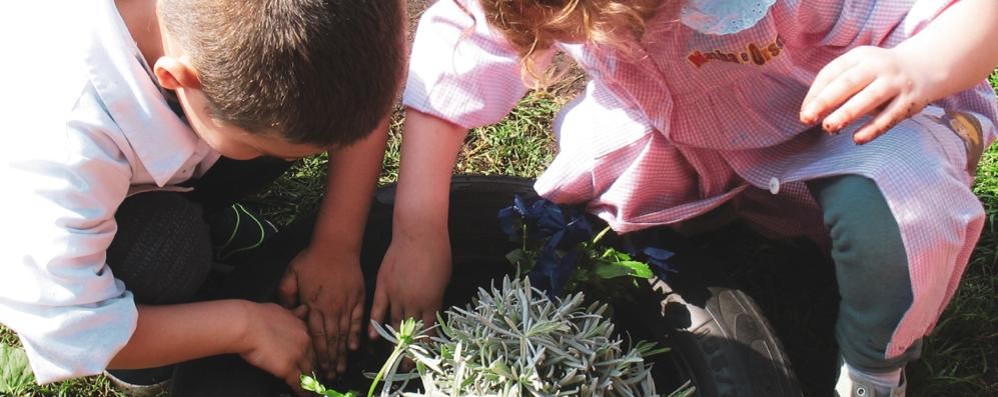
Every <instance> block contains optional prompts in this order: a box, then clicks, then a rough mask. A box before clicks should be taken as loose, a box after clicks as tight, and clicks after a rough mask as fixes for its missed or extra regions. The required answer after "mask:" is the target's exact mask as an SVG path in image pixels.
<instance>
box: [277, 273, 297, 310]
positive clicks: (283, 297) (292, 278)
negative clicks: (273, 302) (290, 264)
mask: <svg viewBox="0 0 998 397" xmlns="http://www.w3.org/2000/svg"><path fill="white" fill-rule="evenodd" d="M277 302H278V303H280V304H281V306H284V307H286V308H292V307H295V305H297V304H298V273H295V272H293V271H289V272H287V273H284V277H281V283H280V285H278V287H277Z"/></svg>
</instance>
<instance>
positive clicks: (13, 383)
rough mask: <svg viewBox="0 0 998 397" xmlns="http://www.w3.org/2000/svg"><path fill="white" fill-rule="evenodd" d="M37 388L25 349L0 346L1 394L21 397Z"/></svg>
mask: <svg viewBox="0 0 998 397" xmlns="http://www.w3.org/2000/svg"><path fill="white" fill-rule="evenodd" d="M34 386H35V375H34V373H33V372H31V367H30V366H29V365H28V356H27V354H25V353H24V349H20V348H16V347H13V346H8V345H5V344H0V394H3V395H20V394H24V393H26V392H27V391H29V390H31V389H32V388H33V387H34Z"/></svg>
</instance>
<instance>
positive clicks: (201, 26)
mask: <svg viewBox="0 0 998 397" xmlns="http://www.w3.org/2000/svg"><path fill="white" fill-rule="evenodd" d="M159 13H160V17H161V18H162V21H163V24H164V25H165V29H166V31H167V32H169V34H171V35H172V36H173V37H174V38H176V39H177V40H178V41H179V43H180V45H181V46H183V47H184V49H185V50H186V51H187V52H188V53H189V54H190V56H191V62H192V64H193V65H194V68H195V69H197V72H198V76H199V77H200V79H201V85H202V90H203V91H204V94H205V96H206V97H207V99H208V102H209V104H210V109H209V111H210V112H211V113H212V116H213V117H215V118H217V119H219V120H222V121H225V122H229V123H232V124H234V125H236V126H238V127H240V128H243V129H245V130H247V131H249V132H251V133H260V134H264V133H274V132H276V133H277V134H279V135H280V136H281V137H282V138H283V139H285V140H287V141H289V142H292V143H300V144H312V145H318V146H325V147H328V146H334V145H349V144H351V143H353V142H355V141H357V140H359V139H361V138H363V137H365V136H367V134H368V133H369V132H371V131H373V130H374V128H375V127H377V125H378V122H379V121H381V119H382V118H383V117H385V116H386V115H387V114H388V113H389V112H390V111H391V108H392V106H393V105H394V103H395V100H396V99H397V95H398V89H399V85H400V84H401V80H402V75H403V73H404V65H405V55H406V54H405V41H404V40H405V37H404V33H403V26H404V23H405V22H404V21H405V20H404V19H403V18H404V17H405V10H404V9H403V7H402V4H401V2H400V1H399V0H254V1H246V0H164V1H162V2H161V3H160V5H159Z"/></svg>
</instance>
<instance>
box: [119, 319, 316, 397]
mask: <svg viewBox="0 0 998 397" xmlns="http://www.w3.org/2000/svg"><path fill="white" fill-rule="evenodd" d="M304 309H305V308H304V307H301V308H299V309H296V311H295V313H294V314H292V312H289V311H288V310H285V309H284V308H282V307H280V306H277V305H274V304H260V303H254V302H249V301H242V300H219V301H209V302H198V303H189V304H182V305H165V306H139V307H138V312H139V317H138V321H137V323H136V326H135V332H134V333H132V337H131V339H129V340H128V343H127V344H125V346H124V347H123V348H122V349H121V350H119V351H118V353H117V355H115V356H114V358H113V359H111V362H110V363H109V364H108V368H109V369H136V368H150V367H156V366H162V365H167V364H174V363H179V362H183V361H188V360H193V359H197V358H202V357H208V356H214V355H219V354H229V353H234V354H240V355H241V356H242V357H243V358H244V359H246V361H247V362H249V363H250V364H253V365H255V366H257V367H260V368H261V369H263V370H266V371H267V372H270V373H271V374H273V375H274V376H277V377H279V378H281V379H284V380H285V382H288V384H289V385H290V386H292V387H297V386H298V383H299V376H300V375H301V374H308V373H311V372H312V363H313V360H314V359H315V355H314V353H313V350H312V344H311V340H310V338H309V336H308V333H307V332H306V330H305V327H304V324H303V323H302V320H301V319H300V318H301V317H304V315H305V310H304ZM295 315H297V316H298V317H299V318H296V317H295Z"/></svg>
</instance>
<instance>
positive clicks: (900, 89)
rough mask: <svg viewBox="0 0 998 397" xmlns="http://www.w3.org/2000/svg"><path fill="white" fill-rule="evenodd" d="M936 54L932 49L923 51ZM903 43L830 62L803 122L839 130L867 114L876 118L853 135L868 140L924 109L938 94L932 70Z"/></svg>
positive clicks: (860, 49) (806, 100)
mask: <svg viewBox="0 0 998 397" xmlns="http://www.w3.org/2000/svg"><path fill="white" fill-rule="evenodd" d="M923 56H931V55H928V54H926V55H923ZM920 65H921V63H920V62H918V59H917V57H914V56H911V55H909V53H906V52H903V51H902V50H899V49H885V48H879V47H870V46H866V47H857V48H855V49H853V50H851V51H849V52H847V53H845V54H844V55H842V56H840V57H838V58H836V59H835V60H833V61H832V62H830V63H829V64H828V65H826V66H825V67H824V68H823V69H822V70H821V72H819V73H818V76H817V77H816V78H815V80H814V84H813V85H812V86H811V89H810V90H809V91H808V93H807V96H806V97H805V98H804V103H803V104H802V106H801V113H800V120H801V122H803V123H805V124H808V125H813V124H816V123H817V122H819V121H821V120H822V119H824V121H822V128H824V130H825V131H827V132H829V133H837V132H839V131H840V130H842V129H843V128H845V127H846V126H847V125H849V124H850V123H852V122H854V121H856V120H858V119H859V118H861V117H863V116H864V115H867V114H870V115H872V116H873V119H872V120H871V121H870V122H868V123H866V124H865V125H863V126H862V127H861V128H860V129H858V130H856V133H855V134H853V141H855V142H856V143H857V144H864V143H868V142H870V141H872V140H874V139H876V138H877V137H878V136H880V135H883V134H884V133H886V132H887V131H889V130H890V129H891V128H893V127H894V126H895V125H897V124H898V123H900V122H901V121H904V120H905V119H907V118H908V117H911V116H912V115H915V114H917V113H918V112H920V111H921V110H922V109H923V108H924V107H925V106H926V105H927V104H928V103H929V102H930V101H931V100H932V99H931V94H930V90H931V89H932V87H931V86H932V84H931V83H930V82H931V74H930V73H928V71H926V70H924V69H925V68H924V67H921V66H920Z"/></svg>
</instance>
